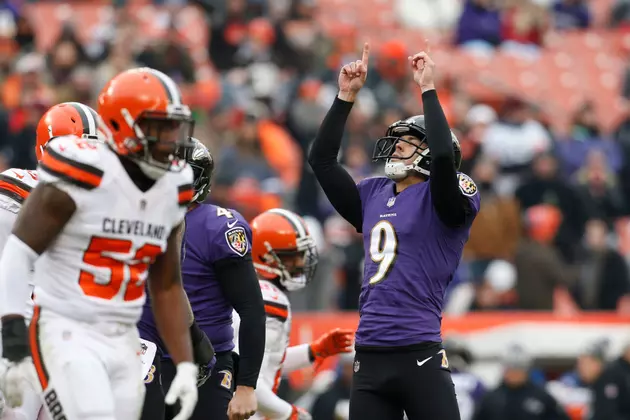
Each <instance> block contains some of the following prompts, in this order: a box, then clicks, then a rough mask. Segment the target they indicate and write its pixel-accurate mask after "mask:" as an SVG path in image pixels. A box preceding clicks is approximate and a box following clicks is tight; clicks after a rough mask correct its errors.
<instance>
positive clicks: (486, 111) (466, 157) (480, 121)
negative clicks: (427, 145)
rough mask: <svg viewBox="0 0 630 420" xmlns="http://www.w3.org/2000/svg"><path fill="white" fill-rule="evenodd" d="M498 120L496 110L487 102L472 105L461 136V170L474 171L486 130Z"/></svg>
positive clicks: (467, 172) (466, 172)
mask: <svg viewBox="0 0 630 420" xmlns="http://www.w3.org/2000/svg"><path fill="white" fill-rule="evenodd" d="M496 121H497V113H496V111H495V110H494V109H493V108H492V107H490V106H488V105H485V104H477V105H474V106H472V107H471V108H470V109H469V110H468V112H467V113H466V117H465V118H464V121H463V126H462V131H463V133H462V134H463V135H462V136H460V137H459V142H460V145H461V147H462V166H461V168H460V170H461V171H462V172H463V173H465V174H470V173H472V171H473V167H474V166H475V162H476V160H477V158H478V157H479V156H481V155H482V153H481V150H482V148H481V142H482V141H483V139H484V137H485V133H486V130H487V129H488V127H490V125H491V124H494V123H495V122H496Z"/></svg>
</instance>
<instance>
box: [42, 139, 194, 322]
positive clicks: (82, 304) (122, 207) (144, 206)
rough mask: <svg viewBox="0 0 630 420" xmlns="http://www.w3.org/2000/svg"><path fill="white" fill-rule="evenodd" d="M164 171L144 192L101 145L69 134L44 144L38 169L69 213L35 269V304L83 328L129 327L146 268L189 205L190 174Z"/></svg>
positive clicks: (139, 302) (139, 304)
mask: <svg viewBox="0 0 630 420" xmlns="http://www.w3.org/2000/svg"><path fill="white" fill-rule="evenodd" d="M182 165H183V166H182V168H181V170H180V171H178V172H175V171H169V172H167V173H165V174H164V175H163V176H162V177H161V178H160V179H158V180H157V181H156V182H155V184H154V185H153V186H152V187H151V188H150V189H149V190H148V191H146V192H142V191H140V190H139V189H138V188H137V187H136V185H135V184H134V183H133V181H132V180H131V178H130V177H129V175H128V174H127V172H126V171H125V169H124V168H123V166H122V164H121V162H120V160H119V158H118V156H117V155H116V154H115V153H114V152H113V151H111V149H110V148H109V147H108V146H107V145H106V144H103V143H93V142H88V141H86V140H83V139H80V138H78V137H74V136H68V137H61V138H57V139H56V140H55V141H54V142H51V143H49V144H48V147H47V149H46V154H45V155H44V158H43V159H42V161H41V162H40V164H39V168H38V175H39V178H40V181H41V182H42V183H44V182H46V183H53V184H54V185H55V186H56V187H58V188H59V189H61V190H62V191H64V192H65V193H67V194H68V195H69V196H70V197H71V198H72V199H73V200H74V202H75V205H76V211H75V213H74V214H73V216H72V217H71V219H70V220H69V221H68V223H67V224H66V226H65V227H64V228H63V230H62V232H61V233H60V234H59V236H58V237H57V238H56V240H55V241H54V242H53V243H52V244H51V246H50V247H49V248H48V249H47V250H46V251H45V252H44V253H43V254H42V255H41V256H40V257H39V258H38V259H37V262H36V263H35V273H34V283H35V303H36V305H38V306H41V307H42V309H45V310H48V311H50V312H54V313H57V314H59V315H61V316H64V317H68V318H71V319H75V320H81V321H84V322H89V323H92V322H96V321H104V322H120V323H125V324H129V323H133V324H135V323H136V322H137V321H138V319H139V318H140V314H141V312H142V305H143V303H144V301H145V287H144V283H145V280H146V278H147V273H148V267H149V265H150V264H151V263H152V262H153V261H154V260H155V258H156V257H157V256H158V255H160V254H162V253H163V252H164V251H165V250H166V245H167V240H168V237H169V235H170V233H171V230H172V229H173V228H174V227H176V226H177V225H179V224H180V223H181V222H182V220H183V219H184V215H185V213H186V208H187V206H188V204H189V202H190V201H191V199H192V195H193V189H192V180H193V174H192V169H191V168H190V167H189V166H188V165H187V164H182Z"/></svg>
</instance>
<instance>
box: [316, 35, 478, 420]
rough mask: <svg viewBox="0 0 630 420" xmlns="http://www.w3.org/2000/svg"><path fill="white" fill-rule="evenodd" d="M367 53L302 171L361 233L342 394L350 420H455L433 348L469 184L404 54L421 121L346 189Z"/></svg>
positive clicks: (448, 384) (465, 225) (470, 209)
mask: <svg viewBox="0 0 630 420" xmlns="http://www.w3.org/2000/svg"><path fill="white" fill-rule="evenodd" d="M368 60H369V45H368V44H365V46H364V48H363V57H362V58H361V60H357V61H355V62H352V63H349V64H347V65H345V66H343V68H342V69H341V72H340V74H339V79H338V83H339V93H338V95H337V97H336V98H335V100H334V103H333V105H332V107H331V109H330V110H329V111H328V114H327V115H326V117H325V118H324V121H323V122H322V125H321V127H320V129H319V132H318V134H317V136H316V138H315V141H314V143H313V146H312V149H311V151H310V154H309V163H310V165H311V168H312V169H313V171H314V173H315V176H316V177H317V180H318V182H319V183H320V185H321V186H322V188H323V190H324V192H325V194H326V196H327V197H328V199H329V200H330V202H331V204H332V205H333V206H334V207H335V209H336V210H337V211H338V212H339V214H340V215H341V216H343V217H344V218H345V219H346V220H347V221H348V222H350V223H351V224H352V225H353V226H354V227H355V228H356V229H357V231H358V232H361V233H363V236H364V250H365V254H366V255H365V266H364V278H363V283H362V287H361V294H360V298H359V308H360V309H359V313H360V321H359V327H358V330H357V333H356V357H355V362H354V377H353V382H352V392H351V397H350V419H351V420H372V419H374V420H377V419H378V420H380V419H400V418H402V417H403V411H404V412H405V413H406V415H407V417H408V418H409V420H425V419H440V420H460V414H459V410H458V407H457V399H456V397H455V392H454V387H453V381H452V379H451V374H450V368H449V363H448V359H447V356H446V352H445V350H444V349H443V348H442V344H441V335H440V333H441V321H442V311H443V306H444V293H445V290H446V288H447V286H448V285H449V283H450V282H451V280H452V278H453V275H454V273H455V270H456V269H457V266H458V265H459V262H460V259H461V256H462V251H463V248H464V244H465V243H466V241H467V240H468V235H469V231H470V226H471V225H472V222H473V220H474V219H475V216H476V215H477V212H478V211H479V204H480V200H479V193H478V191H477V186H476V185H475V183H474V182H473V180H472V179H471V178H470V177H469V176H468V175H465V174H463V173H460V172H458V169H459V166H460V163H461V150H460V146H459V142H458V140H457V138H456V137H455V135H454V134H453V133H452V132H451V130H450V128H449V126H448V122H447V121H446V117H445V116H444V112H443V110H442V107H441V105H440V102H439V100H438V94H437V92H436V89H435V85H434V73H435V63H434V62H433V60H431V58H430V57H429V55H428V54H427V53H426V52H420V53H417V54H415V55H414V56H412V57H409V65H410V68H411V70H412V72H413V75H414V80H415V82H416V83H417V84H418V86H419V88H420V89H421V90H422V102H423V109H424V115H416V116H412V117H410V118H407V119H405V120H401V121H396V122H394V123H393V124H392V125H390V126H389V128H388V130H387V132H386V134H385V137H382V138H380V139H379V140H378V141H377V143H376V146H375V150H374V155H373V159H374V160H377V161H380V160H382V161H384V162H385V175H386V176H385V177H375V178H369V179H365V180H363V181H361V182H359V183H358V184H355V182H354V181H353V180H352V178H351V177H350V175H349V174H348V173H347V172H346V171H345V169H344V168H343V167H342V166H341V165H340V164H339V162H338V161H337V155H338V152H339V148H340V146H341V139H342V136H343V131H344V126H345V123H346V120H347V118H348V115H349V114H350V110H351V109H352V105H353V103H354V101H355V99H356V97H357V94H358V92H359V91H360V89H361V88H362V87H363V84H364V83H365V80H366V78H367V71H368Z"/></svg>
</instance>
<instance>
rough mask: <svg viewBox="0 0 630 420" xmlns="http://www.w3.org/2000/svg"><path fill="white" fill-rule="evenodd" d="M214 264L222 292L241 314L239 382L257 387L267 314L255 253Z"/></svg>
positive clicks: (237, 377) (237, 378)
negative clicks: (257, 275) (253, 260)
mask: <svg viewBox="0 0 630 420" xmlns="http://www.w3.org/2000/svg"><path fill="white" fill-rule="evenodd" d="M213 267H214V270H215V272H216V274H217V278H218V279H219V284H220V286H221V290H222V291H223V294H224V295H225V297H226V298H227V300H228V301H229V302H230V304H231V305H232V306H233V307H234V310H236V312H237V313H238V315H239V316H240V318H241V326H240V331H239V336H238V340H239V348H240V354H239V359H240V362H239V367H238V375H237V376H236V385H244V386H250V387H252V388H256V382H257V381H258V375H259V373H260V366H261V365H262V360H263V356H264V354H265V326H266V315H265V306H264V303H263V298H262V292H261V290H260V285H259V283H258V278H257V277H256V271H255V270H254V266H253V263H252V257H251V255H250V254H248V255H246V256H245V257H243V258H225V259H222V260H219V261H216V262H215V263H214V264H213Z"/></svg>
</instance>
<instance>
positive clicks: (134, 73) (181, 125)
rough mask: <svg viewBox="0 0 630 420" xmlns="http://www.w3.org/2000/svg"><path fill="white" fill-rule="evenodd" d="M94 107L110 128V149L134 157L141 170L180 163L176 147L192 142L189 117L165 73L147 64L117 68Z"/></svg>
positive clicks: (159, 170)
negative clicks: (120, 70)
mask: <svg viewBox="0 0 630 420" xmlns="http://www.w3.org/2000/svg"><path fill="white" fill-rule="evenodd" d="M97 112H98V114H99V115H100V116H101V117H102V119H103V122H104V124H105V125H106V126H107V128H108V129H109V131H110V132H111V136H110V138H109V139H108V141H109V143H110V145H111V147H112V149H113V150H114V151H115V152H116V153H118V154H119V155H122V156H127V157H130V158H132V159H134V160H135V161H136V162H137V163H138V165H139V166H140V168H141V169H142V170H143V172H145V174H146V175H148V176H150V177H152V178H157V177H159V176H161V175H162V174H163V173H164V172H165V171H167V170H181V169H182V168H183V167H184V166H183V165H182V161H181V160H180V159H179V158H178V157H177V153H176V152H177V151H178V150H180V149H181V148H186V147H193V146H194V144H193V143H192V142H191V141H190V137H191V136H192V134H193V130H194V120H193V119H192V114H191V112H190V108H189V107H188V106H187V105H185V104H184V103H183V102H182V94H181V92H180V90H179V88H178V87H177V85H176V84H175V82H174V81H173V80H172V79H171V78H170V77H168V76H167V75H166V74H164V73H162V72H160V71H157V70H155V69H151V68H148V67H144V68H137V69H131V70H127V71H124V72H122V73H120V74H118V75H117V76H115V77H114V78H112V79H111V80H110V81H109V82H108V83H107V84H106V85H105V87H104V88H103V90H102V91H101V93H100V95H99V97H98V108H97Z"/></svg>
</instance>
